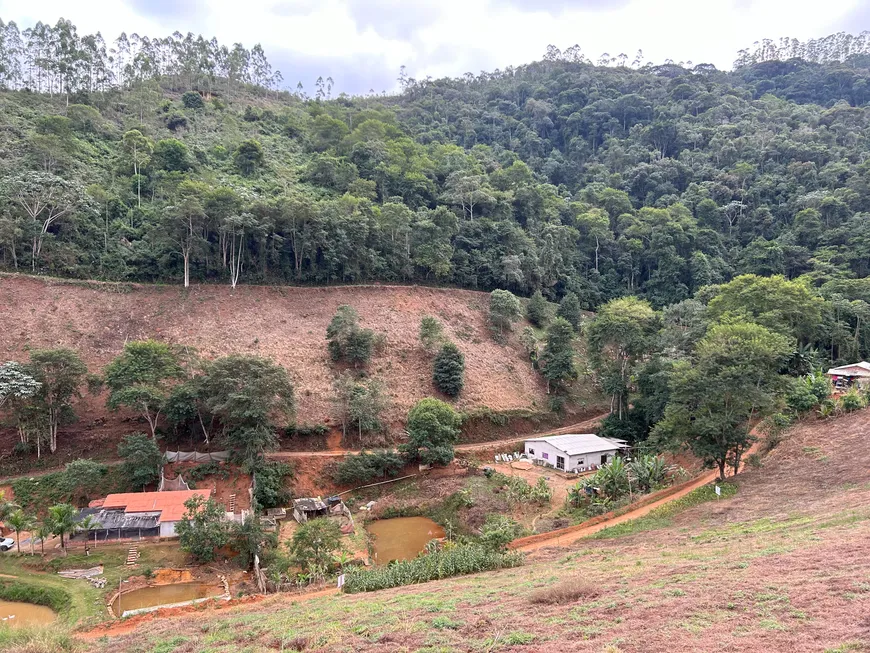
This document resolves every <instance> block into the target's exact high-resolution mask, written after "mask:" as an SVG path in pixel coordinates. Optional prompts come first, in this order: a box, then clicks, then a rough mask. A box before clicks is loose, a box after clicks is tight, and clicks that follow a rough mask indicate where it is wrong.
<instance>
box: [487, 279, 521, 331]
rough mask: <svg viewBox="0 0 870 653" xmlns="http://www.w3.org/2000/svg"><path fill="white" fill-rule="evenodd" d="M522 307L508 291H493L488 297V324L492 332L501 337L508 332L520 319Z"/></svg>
mask: <svg viewBox="0 0 870 653" xmlns="http://www.w3.org/2000/svg"><path fill="white" fill-rule="evenodd" d="M521 309H522V306H521V305H520V300H519V299H517V298H516V296H515V295H514V294H513V293H512V292H510V291H509V290H493V291H492V292H491V293H490V295H489V323H490V325H491V326H492V329H493V332H494V333H495V334H496V335H497V336H501V335H502V334H503V333H504V332H505V331H510V330H511V328H512V325H513V323H514V322H516V321H517V320H518V319H520V315H522V312H521Z"/></svg>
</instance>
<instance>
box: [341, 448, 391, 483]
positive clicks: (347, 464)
mask: <svg viewBox="0 0 870 653" xmlns="http://www.w3.org/2000/svg"><path fill="white" fill-rule="evenodd" d="M404 466H405V458H404V456H402V455H401V454H399V453H396V452H395V451H373V452H367V451H363V452H361V453H359V454H357V455H350V456H345V458H344V459H343V460H342V461H341V462H339V463H338V464H337V465H336V466H335V468H334V469H333V472H332V478H333V480H335V482H336V483H339V484H341V485H351V484H355V483H368V482H369V481H374V480H377V479H383V478H395V477H396V476H398V475H399V472H400V471H402V468H403V467H404Z"/></svg>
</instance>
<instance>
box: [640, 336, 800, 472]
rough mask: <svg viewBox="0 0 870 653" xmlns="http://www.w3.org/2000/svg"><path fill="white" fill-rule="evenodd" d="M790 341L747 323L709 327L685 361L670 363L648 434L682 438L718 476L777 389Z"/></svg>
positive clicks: (736, 460)
mask: <svg viewBox="0 0 870 653" xmlns="http://www.w3.org/2000/svg"><path fill="white" fill-rule="evenodd" d="M792 348H793V342H792V341H791V340H790V339H789V338H788V337H786V336H783V335H780V334H778V333H774V332H772V331H770V330H768V329H766V328H765V327H763V326H760V325H758V324H753V323H751V322H735V323H732V324H721V325H716V326H713V327H711V329H710V330H709V332H708V333H707V335H706V336H704V338H703V339H702V340H701V341H700V342H699V343H698V346H697V349H696V350H695V354H694V356H693V357H692V359H691V360H684V361H679V362H678V363H676V365H675V366H674V371H673V376H672V382H671V395H670V401H669V403H668V405H667V408H666V409H665V415H664V419H663V420H662V421H661V422H659V423H658V424H657V425H656V426H655V428H654V430H653V437H655V438H659V439H661V440H664V441H671V442H673V441H676V442H682V443H685V444H687V445H688V447H689V448H690V449H691V451H692V453H693V454H694V455H696V456H698V457H699V458H701V459H702V460H704V461H706V462H708V463H711V464H714V465H716V467H718V469H719V477H720V479H722V480H724V478H725V467H726V465H728V464H729V463H730V464H731V465H732V466H733V467H734V470H735V472H736V471H737V470H738V469H739V467H740V461H741V458H742V456H743V454H744V453H745V452H746V450H747V449H748V448H749V446H750V445H751V443H752V440H753V438H752V436H751V434H750V427H751V424H752V422H753V421H754V420H755V419H756V418H757V417H759V416H762V415H763V414H764V412H765V411H766V410H768V409H770V408H771V406H772V405H773V404H774V400H775V397H776V396H777V393H778V392H779V391H780V390H782V389H783V386H782V379H781V377H780V375H779V370H780V369H781V367H782V365H783V363H784V362H785V360H786V359H787V357H788V355H789V353H790V352H791V351H792Z"/></svg>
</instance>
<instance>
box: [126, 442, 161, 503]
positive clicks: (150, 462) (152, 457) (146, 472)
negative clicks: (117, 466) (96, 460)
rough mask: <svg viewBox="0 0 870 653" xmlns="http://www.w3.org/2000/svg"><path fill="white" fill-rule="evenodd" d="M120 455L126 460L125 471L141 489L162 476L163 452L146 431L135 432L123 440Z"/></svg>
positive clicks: (131, 482)
mask: <svg viewBox="0 0 870 653" xmlns="http://www.w3.org/2000/svg"><path fill="white" fill-rule="evenodd" d="M118 455H119V456H120V457H121V458H123V460H124V464H123V468H124V473H125V474H126V475H127V477H128V478H129V479H130V484H131V485H132V486H133V487H135V488H137V489H140V490H141V489H142V488H144V487H145V486H146V485H148V484H150V483H155V482H156V481H157V480H158V479H159V478H160V466H161V465H162V464H163V454H162V453H160V449H159V448H158V447H157V443H156V442H154V440H153V439H152V438H150V437H148V436H147V435H145V434H144V433H133V434H132V435H128V436H126V437H125V438H124V439H123V440H121V443H120V444H119V445H118Z"/></svg>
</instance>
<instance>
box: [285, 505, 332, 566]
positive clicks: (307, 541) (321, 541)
mask: <svg viewBox="0 0 870 653" xmlns="http://www.w3.org/2000/svg"><path fill="white" fill-rule="evenodd" d="M288 546H289V547H290V555H291V556H292V558H293V562H294V563H295V564H296V565H298V566H299V567H301V568H302V569H305V570H308V571H309V573H310V574H311V575H312V576H318V577H322V576H325V575H326V573H327V572H328V571H329V569H330V567H331V566H332V563H333V558H334V556H335V554H336V552H338V551H340V550H341V549H342V548H343V547H342V544H341V529H340V528H339V526H338V522H336V521H334V520H332V519H327V518H325V517H323V518H320V519H312V520H310V521H307V522H305V523H304V524H302V525H300V526H299V528H297V529H296V532H295V533H293V539H292V540H290V542H289V543H288Z"/></svg>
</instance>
